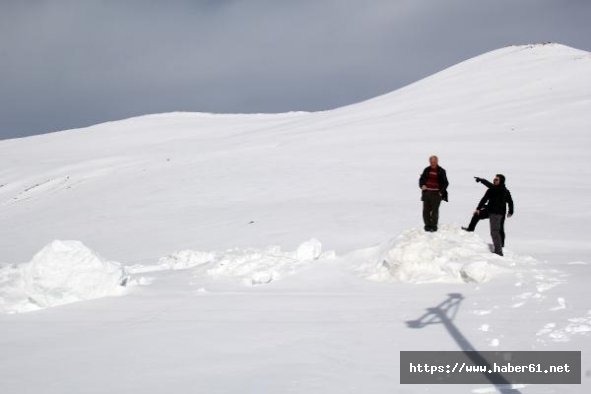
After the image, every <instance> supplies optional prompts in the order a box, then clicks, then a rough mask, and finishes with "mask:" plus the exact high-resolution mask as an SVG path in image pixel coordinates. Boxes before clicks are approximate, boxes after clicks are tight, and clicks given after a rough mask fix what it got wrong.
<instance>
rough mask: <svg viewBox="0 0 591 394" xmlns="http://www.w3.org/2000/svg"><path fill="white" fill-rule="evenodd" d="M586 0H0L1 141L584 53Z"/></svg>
mask: <svg viewBox="0 0 591 394" xmlns="http://www.w3.org/2000/svg"><path fill="white" fill-rule="evenodd" d="M589 20H591V2H589V1H586V0H562V1H558V0H520V1H514V0H481V1H477V2H476V1H472V0H447V1H431V0H368V1H362V0H357V1H353V0H300V1H287V0H283V1H281V0H234V1H232V0H218V1H214V0H210V1H115V0H113V1H106V0H105V1H85V2H80V1H49V0H47V1H42V0H37V1H27V2H20V1H1V2H0V138H10V137H15V136H23V135H29V134H37V133H42V132H48V131H53V130H60V129H66V128H73V127H79V126H85V125H90V124H93V123H97V122H101V121H107V120H113V119H118V118H124V117H128V116H134V115H140V114H145V113H153V112H165V111H172V110H189V111H206V112H280V111H288V110H321V109H328V108H334V107H337V106H340V105H344V104H350V103H353V102H356V101H359V100H362V99H366V98H370V97H373V96H376V95H378V94H382V93H385V92H388V91H390V90H393V89H395V88H398V87H400V86H403V85H405V84H407V83H410V82H413V81H415V80H417V79H419V78H421V77H424V76H426V75H429V74H431V73H433V72H436V71H439V70H440V69H442V68H444V67H447V66H450V65H452V64H454V63H457V62H459V61H461V60H464V59H466V58H469V57H471V56H475V55H478V54H480V53H482V52H485V51H488V50H492V49H496V48H498V47H502V46H505V45H509V44H520V43H529V42H542V41H557V42H561V43H564V44H566V45H571V46H574V47H578V48H581V49H585V50H591V24H589V23H588V21H589Z"/></svg>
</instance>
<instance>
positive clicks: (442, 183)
mask: <svg viewBox="0 0 591 394" xmlns="http://www.w3.org/2000/svg"><path fill="white" fill-rule="evenodd" d="M430 168H431V167H430V166H429V167H427V168H425V169H424V170H423V173H422V174H421V177H420V178H419V187H423V185H426V184H427V178H429V169H430ZM437 181H438V183H439V192H440V193H441V199H442V200H443V201H448V200H447V197H448V196H447V187H448V186H449V182H448V181H447V174H446V172H445V170H444V169H443V167H439V166H438V167H437ZM422 194H424V191H423V193H422ZM422 194H421V200H422V199H423V196H422Z"/></svg>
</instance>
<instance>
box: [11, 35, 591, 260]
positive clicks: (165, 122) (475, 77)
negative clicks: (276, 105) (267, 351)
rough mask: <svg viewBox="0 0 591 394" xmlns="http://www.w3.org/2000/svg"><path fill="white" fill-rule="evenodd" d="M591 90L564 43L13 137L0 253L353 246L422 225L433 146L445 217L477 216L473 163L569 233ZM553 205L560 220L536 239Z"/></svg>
mask: <svg viewBox="0 0 591 394" xmlns="http://www.w3.org/2000/svg"><path fill="white" fill-rule="evenodd" d="M590 105H591V55H590V54H589V53H587V52H583V51H579V50H575V49H572V48H568V47H565V46H561V45H558V44H550V45H537V46H518V47H508V48H504V49H501V50H498V51H494V52H491V53H487V54H485V55H482V56H480V57H477V58H474V59H471V60H468V61H466V62H464V63H461V64H459V65H457V66H455V67H452V68H450V69H447V70H445V71H443V72H441V73H439V74H436V75H434V76H432V77H429V78H427V79H425V80H422V81H419V82H417V83H415V84H413V85H410V86H408V87H405V88H403V89H400V90H399V91H396V92H393V93H391V94H388V95H385V96H382V97H379V98H376V99H373V100H369V101H367V102H363V103H360V104H355V105H352V106H348V107H344V108H340V109H337V110H333V111H326V112H321V113H289V114H278V115H210V114H197V113H170V114H161V115H149V116H143V117H139V118H132V119H127V120H123V121H117V122H109V123H105V124H100V125H97V126H93V127H89V128H86V129H82V130H73V131H66V132H58V133H52V134H47V135H42V136H36V137H31V138H23V139H16V140H8V141H2V142H1V143H0V169H1V170H0V185H2V187H0V204H1V205H0V221H1V222H2V223H3V224H4V225H3V226H2V233H1V234H0V256H1V257H0V259H1V261H5V262H19V261H26V260H28V259H29V258H30V256H31V255H32V254H33V253H35V252H36V251H37V250H38V249H39V248H40V247H41V246H43V245H44V244H46V243H47V242H49V241H51V240H53V239H55V238H63V239H79V240H81V241H83V242H84V243H85V244H87V245H91V246H92V247H94V248H96V249H97V250H99V251H100V252H101V253H102V254H104V255H106V256H109V257H111V258H113V259H115V260H118V261H135V262H137V261H142V260H146V259H153V258H156V257H159V256H162V255H163V254H165V253H167V252H170V251H171V250H176V249H181V248H186V247H196V248H204V247H206V248H212V247H213V248H225V247H234V246H265V245H268V244H281V245H285V246H288V247H295V246H296V245H297V243H299V242H300V241H301V240H303V239H307V238H309V237H310V236H315V237H317V238H319V239H320V240H322V242H323V243H325V244H326V245H327V247H329V248H333V249H337V251H340V252H342V251H347V250H351V249H355V248H358V247H363V246H367V245H371V244H373V243H376V242H379V241H382V240H383V239H385V238H387V237H389V236H391V235H392V234H397V233H399V232H401V231H402V230H404V229H406V228H408V227H410V226H413V225H416V224H417V222H418V205H419V203H418V200H417V198H418V193H417V188H416V178H417V176H418V173H419V171H420V169H421V168H423V166H424V165H425V164H426V158H427V156H428V155H430V154H432V153H437V154H439V156H440V157H441V164H442V165H443V166H444V167H445V168H447V169H448V172H449V177H450V179H451V182H452V185H451V188H450V193H451V203H450V204H448V205H446V206H444V208H443V211H442V212H443V220H444V221H447V222H463V221H465V220H466V216H467V215H468V214H469V212H470V210H471V208H472V207H473V205H474V203H475V201H476V199H477V198H478V197H479V195H480V194H481V192H482V190H481V189H479V188H478V187H476V186H475V185H474V184H473V183H472V178H471V176H473V175H480V176H487V177H490V176H492V175H493V174H494V173H495V172H504V173H506V175H507V178H508V184H509V186H510V187H511V188H512V189H513V190H514V192H515V194H516V196H517V205H518V210H519V215H520V219H519V220H516V221H515V222H516V223H515V225H514V226H515V232H514V233H515V235H512V239H517V238H519V239H521V240H523V241H524V242H530V241H532V240H533V239H540V238H544V239H546V240H548V241H549V242H550V241H552V242H554V244H555V245H557V244H558V242H561V241H559V239H557V235H560V234H562V233H563V230H564V229H566V228H570V227H572V226H573V225H577V226H578V224H577V223H582V222H584V221H585V220H575V221H574V222H573V221H571V219H578V218H580V215H583V216H585V217H587V216H588V215H589V212H591V210H590V209H589V208H590V206H589V203H587V202H586V201H585V200H587V199H582V201H580V205H578V209H577V212H576V214H575V213H574V212H573V211H572V207H571V206H569V205H568V204H564V193H556V192H558V191H560V192H563V191H564V192H566V190H570V191H572V192H573V193H574V192H575V191H576V190H579V189H578V188H579V187H581V186H583V185H581V181H580V180H581V179H587V178H588V176H589V167H588V166H587V165H586V159H587V157H588V155H587V150H588V149H589V139H590V137H589V130H590V129H591V117H590V116H589V108H590ZM550 179H551V180H552V181H551V182H548V180H550ZM550 207H551V208H550ZM549 211H550V212H549ZM548 214H549V215H552V216H553V217H555V219H556V220H555V221H554V225H553V226H550V227H551V228H549V229H545V230H544V231H540V232H537V233H536V234H532V235H535V238H533V237H531V238H530V237H529V234H528V233H529V231H528V232H527V233H526V231H524V229H531V228H532V227H538V230H542V229H540V228H539V226H532V223H534V222H537V220H538V219H539V215H548ZM251 221H253V222H254V223H252V224H249V223H250V222H251ZM121 223H125V225H124V226H123V225H120V224H121ZM360 229H363V231H360ZM558 238H560V237H558ZM564 241H566V240H564ZM564 241H562V242H564ZM578 241H581V242H582V241H583V237H578V236H576V235H575V237H574V239H573V237H572V236H569V240H568V243H567V244H565V243H562V245H561V246H568V247H569V248H571V247H572V246H574V247H583V246H582V245H580V244H579V245H577V244H576V243H577V242H578ZM514 245H515V246H517V245H518V244H514ZM528 245H529V244H528Z"/></svg>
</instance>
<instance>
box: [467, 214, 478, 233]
mask: <svg viewBox="0 0 591 394" xmlns="http://www.w3.org/2000/svg"><path fill="white" fill-rule="evenodd" d="M479 220H480V216H478V215H476V214H474V215H472V220H470V224H469V225H468V227H465V228H464V229H465V230H466V231H474V230H476V225H477V224H478V221H479Z"/></svg>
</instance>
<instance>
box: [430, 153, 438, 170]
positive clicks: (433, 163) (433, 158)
mask: <svg viewBox="0 0 591 394" xmlns="http://www.w3.org/2000/svg"><path fill="white" fill-rule="evenodd" d="M438 162H439V159H438V158H437V156H435V155H433V156H431V157H429V164H430V165H431V167H433V168H437V163H438Z"/></svg>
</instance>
